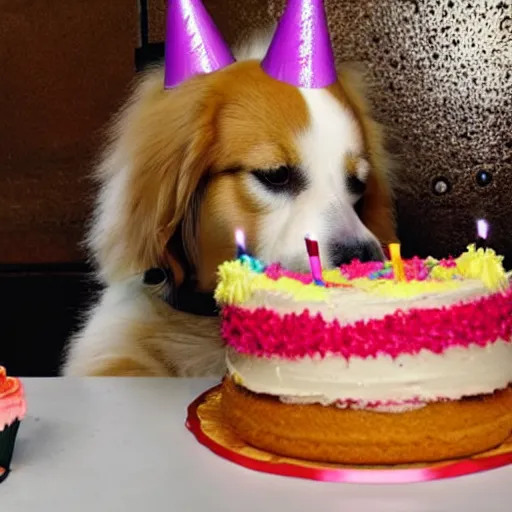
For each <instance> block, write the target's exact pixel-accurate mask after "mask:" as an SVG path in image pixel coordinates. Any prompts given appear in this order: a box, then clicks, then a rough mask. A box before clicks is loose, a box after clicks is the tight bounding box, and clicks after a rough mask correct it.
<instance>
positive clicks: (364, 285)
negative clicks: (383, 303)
mask: <svg viewBox="0 0 512 512" xmlns="http://www.w3.org/2000/svg"><path fill="white" fill-rule="evenodd" d="M352 284H354V286H355V287H356V288H359V289H361V290H364V291H366V292H369V293H372V294H375V295H382V296H385V297H393V298H397V299H400V298H409V297H415V296H417V295H421V294H422V293H436V292H440V293H442V292H446V291H449V290H453V289H455V288H458V287H459V286H460V282H457V281H398V282H397V281H393V280H391V279H367V278H360V279H354V280H353V281H352Z"/></svg>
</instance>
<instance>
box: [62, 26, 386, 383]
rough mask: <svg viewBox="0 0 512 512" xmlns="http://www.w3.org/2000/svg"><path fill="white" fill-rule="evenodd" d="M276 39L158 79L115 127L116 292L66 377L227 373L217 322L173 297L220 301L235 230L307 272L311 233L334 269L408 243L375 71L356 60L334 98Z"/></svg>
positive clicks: (94, 318)
mask: <svg viewBox="0 0 512 512" xmlns="http://www.w3.org/2000/svg"><path fill="white" fill-rule="evenodd" d="M269 41H270V37H269V34H268V33H266V34H265V35H264V36H261V35H259V36H257V37H256V38H255V39H252V40H251V41H249V42H248V43H247V44H245V45H243V46H242V47H240V48H239V50H238V52H236V57H237V62H236V63H234V64H232V65H230V66H228V67H226V68H224V69H222V70H219V71H216V72H214V73H210V74H205V75H199V76H195V77H193V78H191V79H190V80H188V81H186V82H185V83H184V84H182V85H180V86H179V87H177V88H174V89H172V90H164V89H163V87H162V82H163V71H162V69H160V68H157V69H153V70H151V71H149V72H148V73H146V74H145V75H144V77H143V78H142V79H141V80H140V82H139V83H138V85H137V86H136V88H135V90H134V92H133V94H132V96H131V98H130V99H129V101H128V102H127V104H126V105H125V107H124V108H123V109H122V111H121V112H120V113H119V115H118V116H117V118H116V119H115V122H114V124H113V127H112V129H111V132H110V137H109V140H108V145H107V149H106V151H105V153H104V155H103V158H102V160H101V162H100V164H99V166H98V169H97V172H96V178H97V179H98V183H99V195H98V199H97V204H96V208H95V214H94V217H93V219H92V223H91V228H90V230H89V235H88V238H87V243H88V247H89V248H90V251H91V254H92V256H93V260H94V262H95V265H96V267H97V270H98V278H99V280H100V281H101V283H102V284H103V286H104V290H103V292H102V293H101V296H100V297H99V298H98V301H97V303H96V304H95V305H94V307H93V308H92V310H91V311H90V312H89V313H88V314H87V315H86V318H85V321H84V325H83V327H82V328H81V330H80V331H79V332H78V333H76V334H75V335H74V336H73V337H72V339H71V340H70V343H69V348H68V350H67V353H66V357H65V361H64V364H63V369H62V373H63V374H64V375H75V376H181V377H183V376H194V377H197V376H214V375H215V376H220V375H222V374H223V372H224V370H225V366H224V344H223V342H222V340H221V339H220V336H219V317H218V316H215V315H202V314H191V312H190V311H187V310H185V311H184V310H183V309H180V308H176V307H173V305H172V302H171V303H170V302H169V300H166V297H167V296H168V295H169V294H171V295H172V293H174V292H176V290H180V289H181V287H183V286H184V284H185V283H188V285H189V288H190V287H192V292H191V293H192V295H191V297H192V298H194V297H208V296H211V294H212V292H213V290H214V288H215V284H216V271H217V267H218V265H219V264H220V263H222V262H223V261H225V260H229V259H232V258H233V256H234V254H235V241H234V232H235V230H236V229H237V228H242V229H243V230H244V232H245V235H246V241H247V246H248V248H249V249H250V251H251V253H252V254H253V255H254V256H256V257H257V258H259V259H261V260H262V261H266V262H280V263H281V264H282V265H283V266H285V267H288V268H291V269H294V270H297V271H307V270H308V268H309V267H308V258H307V253H306V250H305V246H304V236H305V234H306V233H307V232H313V233H315V235H316V236H317V238H318V241H319V245H320V247H321V251H320V256H321V259H322V262H323V264H324V266H325V267H334V266H338V265H340V264H342V263H344V262H348V261H349V260H351V259H352V258H359V259H361V260H370V259H382V257H383V254H382V250H381V247H382V246H383V245H384V244H387V243H390V242H392V241H396V234H395V221H394V215H393V197H392V180H391V172H390V168H391V165H390V159H389V157H388V155H387V154H386V151H385V149H384V137H383V130H382V128H381V127H380V126H379V125H378V123H376V122H375V121H374V119H373V118H372V115H371V111H370V108H369V105H368V101H367V99H366V92H365V87H364V81H363V80H362V78H361V74H360V73H359V71H357V69H356V68H353V67H351V66H349V65H344V66H341V68H340V71H339V77H338V81H337V83H335V84H334V85H331V86H329V87H327V88H324V89H300V88H297V87H294V86H292V85H289V84H286V83H282V82H280V81H277V80H275V79H273V78H271V77H269V76H268V75H266V74H265V73H264V72H263V70H262V68H261V65H260V61H261V59H262V58H263V56H264V55H265V52H266V49H267V47H268V44H269ZM150 269H152V270H151V271H150ZM158 269H167V270H166V271H165V272H164V271H163V270H162V271H161V272H160V274H159V271H158ZM148 271H149V274H148ZM148 275H149V278H148ZM151 276H153V277H151ZM155 276H156V278H155ZM158 276H160V277H158ZM194 294H196V295H194ZM192 302H193V300H192Z"/></svg>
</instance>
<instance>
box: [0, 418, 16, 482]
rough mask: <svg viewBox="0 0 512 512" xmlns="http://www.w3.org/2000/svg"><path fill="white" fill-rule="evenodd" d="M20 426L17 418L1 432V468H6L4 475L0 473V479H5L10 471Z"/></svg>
mask: <svg viewBox="0 0 512 512" xmlns="http://www.w3.org/2000/svg"><path fill="white" fill-rule="evenodd" d="M19 426H20V421H19V420H15V421H13V423H11V425H9V426H8V427H5V428H4V430H2V431H1V432H0V468H3V469H4V470H5V473H4V474H3V476H2V475H0V481H1V480H3V478H5V477H6V476H7V473H8V472H9V468H10V465H11V460H12V454H13V451H14V443H15V441H16V435H17V434H18V428H19Z"/></svg>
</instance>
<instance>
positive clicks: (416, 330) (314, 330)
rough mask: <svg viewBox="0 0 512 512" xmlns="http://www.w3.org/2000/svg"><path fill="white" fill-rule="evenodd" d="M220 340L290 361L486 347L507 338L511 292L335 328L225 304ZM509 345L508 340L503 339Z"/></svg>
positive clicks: (305, 315)
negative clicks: (336, 356)
mask: <svg viewBox="0 0 512 512" xmlns="http://www.w3.org/2000/svg"><path fill="white" fill-rule="evenodd" d="M222 318H223V322H222V328H221V329H222V331H221V332H222V337H223V338H224V340H225V341H226V343H227V344H228V345H229V346H231V347H233V348H234V349H235V350H236V351H237V352H240V353H243V354H248V355H252V356H260V357H271V356H277V357H281V358H284V359H289V360H295V359H299V358H303V357H306V356H315V355H320V356H321V357H324V356H325V355H327V354H338V355H340V356H343V357H344V358H346V359H349V358H350V357H361V358H367V357H376V356H378V355H380V354H384V355H389V356H391V357H393V358H396V357H398V356H399V355H402V354H409V355H414V354H418V353H419V352H420V351H421V350H424V349H425V350H430V351H431V352H434V353H436V354H441V353H443V352H444V351H445V350H447V349H448V348H450V347H457V346H458V347H468V346H469V345H471V344H476V345H479V346H486V345H488V344H491V343H494V342H495V341H497V340H510V339H511V337H512V288H509V289H508V290H507V291H506V292H503V293H496V294H493V295H490V296H487V297H483V298H480V299H478V300H476V301H473V302H470V303H465V304H458V305H455V306H450V307H442V308H437V309H412V310H409V311H407V312H403V311H397V312H395V313H393V314H390V315H387V316H385V317H384V318H382V319H377V320H367V321H363V320H360V321H358V322H355V323H352V324H349V325H345V326H341V325H340V324H339V322H338V321H337V320H334V321H332V322H327V321H325V320H324V319H323V318H322V316H321V315H320V314H317V315H314V316H313V315H311V314H310V313H309V311H307V310H306V311H304V312H302V313H298V314H297V313H289V314H284V315H279V314H278V313H276V312H274V311H271V310H269V309H266V308H258V309H255V310H248V309H244V308H241V307H237V306H228V307H225V308H224V309H223V312H222ZM509 342H510V341H509Z"/></svg>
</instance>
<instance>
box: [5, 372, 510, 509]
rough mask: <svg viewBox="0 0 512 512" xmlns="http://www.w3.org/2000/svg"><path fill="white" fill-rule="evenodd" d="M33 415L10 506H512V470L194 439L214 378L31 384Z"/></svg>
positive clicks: (21, 444)
mask: <svg viewBox="0 0 512 512" xmlns="http://www.w3.org/2000/svg"><path fill="white" fill-rule="evenodd" d="M24 383H25V388H26V391H27V400H28V407H29V413H28V415H27V417H26V418H25V419H24V421H23V422H22V424H21V427H20V431H19V434H18V440H17V443H16V451H15V454H14V459H13V463H12V473H11V474H10V475H9V477H8V478H7V480H6V481H4V482H3V483H2V484H0V510H1V511H2V512H4V511H5V512H27V511H30V512H32V511H37V512H46V511H51V512H82V511H83V512H92V511H94V512H110V511H112V512H132V511H133V512H158V511H166V512H168V511H177V512H182V511H183V512H194V511H219V512H230V511H233V512H241V511H243V512H252V511H255V512H256V511H257V512H261V511H265V512H267V511H268V512H274V511H279V512H286V511H294V512H296V511H302V510H304V511H306V510H307V511H310V510H313V511H319V512H328V511H331V510H332V511H336V512H339V511H341V510H343V511H348V512H381V511H384V512H441V511H443V512H444V511H447V512H448V511H450V512H453V511H463V512H472V511H475V512H477V511H478V512H483V511H485V512H493V511H510V510H511V509H512V506H511V505H510V500H511V499H512V466H509V467H506V468H501V469H496V470H492V471H488V472H485V473H479V474H475V475H469V476H464V477H460V478H455V479H450V480H442V481H435V482H427V483H421V484H407V485H389V486H383V485H355V484H339V483H323V482H313V481H309V480H301V479H294V478H287V477H280V476H274V475H268V474H263V473H258V472H254V471H251V470H248V469H245V468H242V467H240V466H237V465H235V464H233V463H231V462H228V461H226V460H224V459H222V458H220V457H218V456H216V455H215V454H213V453H212V452H210V451H209V450H208V449H207V448H205V447H204V446H202V445H200V444H199V443H198V442H196V440H195V438H194V436H193V435H192V434H191V433H190V432H189V431H188V430H187V429H186V427H185V426H184V421H185V414H186V408H187V406H188V404H189V403H190V402H191V401H192V400H193V399H194V398H196V396H197V395H199V394H200V393H201V392H203V391H204V390H206V389H207V388H209V387H210V386H212V385H214V384H216V381H213V380H208V379H140V378H139V379H121V378H110V379H109V378H105V379H103V378H89V379H73V378H63V379H24Z"/></svg>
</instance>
